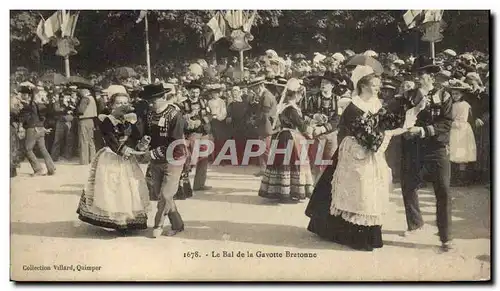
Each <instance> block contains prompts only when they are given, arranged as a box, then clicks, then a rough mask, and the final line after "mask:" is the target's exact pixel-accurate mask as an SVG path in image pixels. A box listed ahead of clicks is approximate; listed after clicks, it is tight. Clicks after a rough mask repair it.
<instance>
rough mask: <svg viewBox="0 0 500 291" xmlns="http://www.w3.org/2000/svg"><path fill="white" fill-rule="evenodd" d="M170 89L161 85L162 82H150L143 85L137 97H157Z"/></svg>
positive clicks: (147, 98)
mask: <svg viewBox="0 0 500 291" xmlns="http://www.w3.org/2000/svg"><path fill="white" fill-rule="evenodd" d="M170 91H172V89H170V88H165V87H163V84H161V83H160V84H150V85H146V86H144V88H143V90H142V91H141V92H140V93H139V97H140V98H142V99H145V100H151V99H154V98H159V97H162V96H163V95H165V94H166V93H168V92H170Z"/></svg>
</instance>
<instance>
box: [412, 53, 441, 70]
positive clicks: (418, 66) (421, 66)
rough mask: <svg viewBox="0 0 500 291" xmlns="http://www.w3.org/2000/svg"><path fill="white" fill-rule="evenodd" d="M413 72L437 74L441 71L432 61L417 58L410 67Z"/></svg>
mask: <svg viewBox="0 0 500 291" xmlns="http://www.w3.org/2000/svg"><path fill="white" fill-rule="evenodd" d="M412 69H413V71H414V72H419V73H438V72H439V71H441V67H440V66H438V65H436V64H434V62H433V60H432V59H431V58H429V57H426V56H419V57H418V58H416V59H415V61H414V62H413V67H412Z"/></svg>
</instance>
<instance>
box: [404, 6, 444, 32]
mask: <svg viewBox="0 0 500 291" xmlns="http://www.w3.org/2000/svg"><path fill="white" fill-rule="evenodd" d="M443 13H444V11H443V10H408V11H406V13H405V14H404V15H403V20H404V22H405V24H406V27H407V28H408V29H413V28H415V27H420V26H421V25H423V24H426V23H430V22H440V21H441V20H442V19H443Z"/></svg>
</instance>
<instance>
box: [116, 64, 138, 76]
mask: <svg viewBox="0 0 500 291" xmlns="http://www.w3.org/2000/svg"><path fill="white" fill-rule="evenodd" d="M115 76H116V77H117V78H124V79H126V78H133V77H135V76H137V73H136V72H135V71H134V69H132V68H129V67H119V68H117V69H116V70H115Z"/></svg>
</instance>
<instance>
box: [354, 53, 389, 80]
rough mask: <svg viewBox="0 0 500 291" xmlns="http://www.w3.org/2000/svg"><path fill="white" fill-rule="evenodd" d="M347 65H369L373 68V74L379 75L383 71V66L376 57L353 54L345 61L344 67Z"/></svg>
mask: <svg viewBox="0 0 500 291" xmlns="http://www.w3.org/2000/svg"><path fill="white" fill-rule="evenodd" d="M348 66H353V67H355V66H369V67H371V68H372V69H373V71H374V72H375V74H377V75H380V74H382V73H383V72H384V67H383V66H382V64H381V63H380V62H379V61H377V60H376V59H374V58H372V57H369V56H365V55H355V56H353V57H352V58H351V59H350V60H349V62H347V64H346V67H348Z"/></svg>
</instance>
